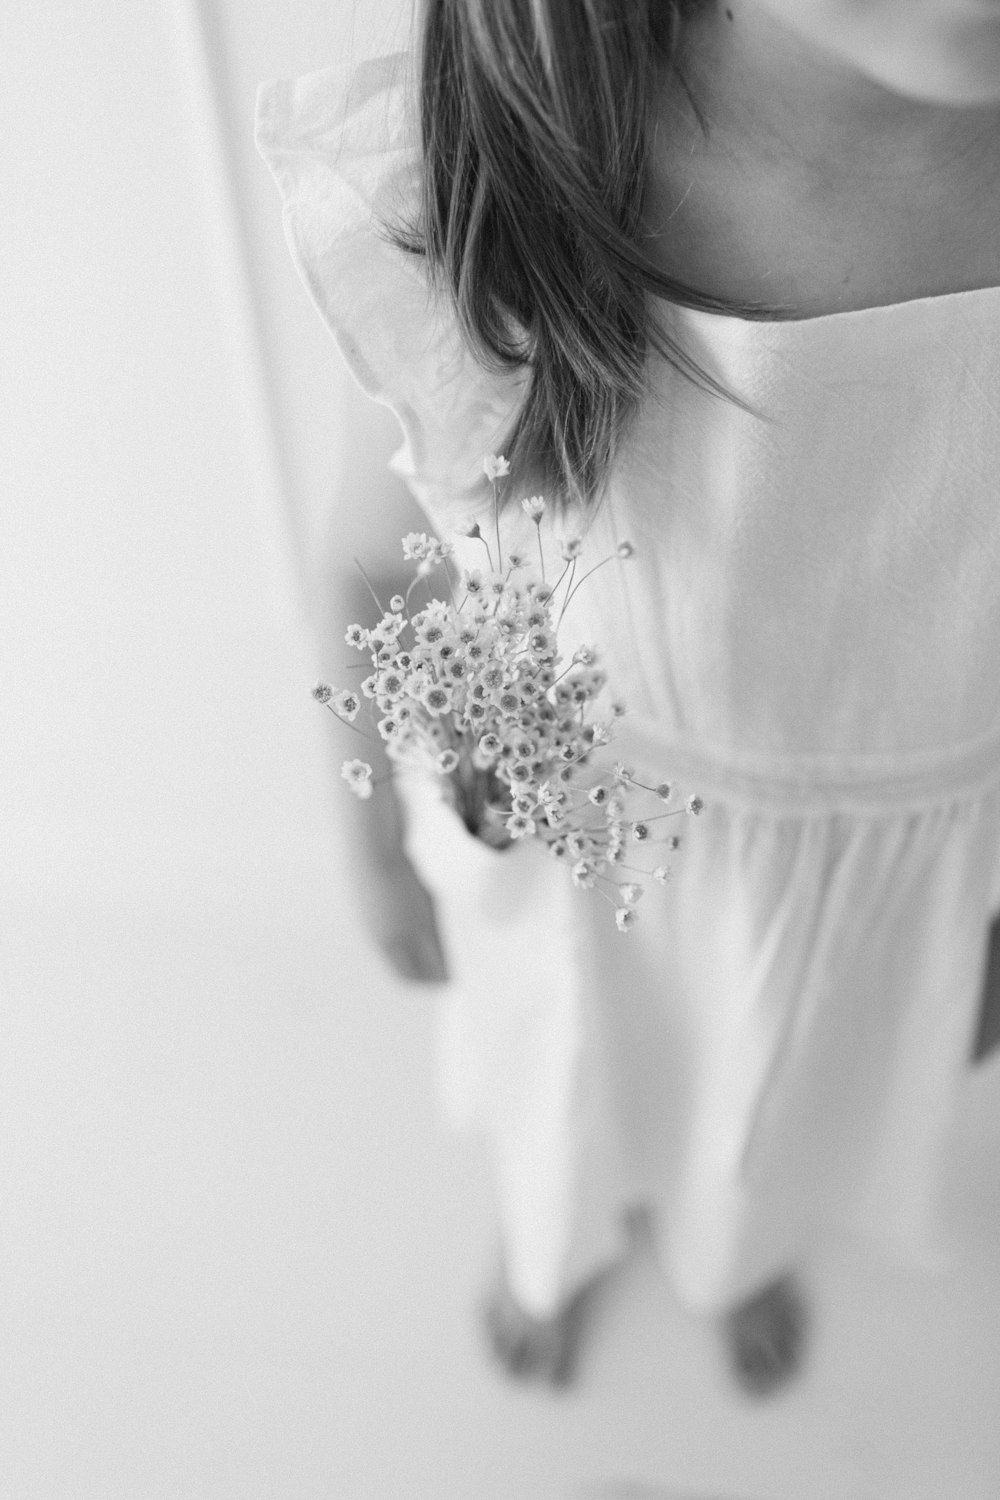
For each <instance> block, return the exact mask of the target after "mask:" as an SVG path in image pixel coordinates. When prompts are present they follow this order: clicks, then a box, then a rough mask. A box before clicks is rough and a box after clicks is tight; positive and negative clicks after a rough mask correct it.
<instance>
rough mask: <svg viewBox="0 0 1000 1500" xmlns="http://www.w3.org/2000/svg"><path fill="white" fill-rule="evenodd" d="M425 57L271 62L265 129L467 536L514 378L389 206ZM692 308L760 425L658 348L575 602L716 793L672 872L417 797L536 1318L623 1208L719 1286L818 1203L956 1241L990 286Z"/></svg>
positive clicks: (420, 855)
mask: <svg viewBox="0 0 1000 1500" xmlns="http://www.w3.org/2000/svg"><path fill="white" fill-rule="evenodd" d="M407 66H408V64H407V62H406V60H405V59H404V58H402V57H397V58H385V59H380V60H378V61H377V62H375V63H372V64H367V65H365V66H364V67H363V68H361V69H360V70H359V71H358V72H357V73H355V74H354V76H353V77H352V78H351V79H350V80H346V79H345V78H344V77H343V75H341V74H339V73H338V72H337V71H334V70H330V71H325V72H321V73H318V74H316V75H312V76H310V77H307V78H304V79H300V80H298V81H295V82H278V83H273V84H267V85H264V86H262V88H261V92H260V96H259V101H258V144H259V147H260V149H261V151H262V153H263V154H264V156H265V158H266V159H267V161H268V163H269V165H270V167H271V169H272V171H273V173H274V175H275V177H276V179H277V182H278V186H279V189H280V192H281V195H282V199H283V202H284V214H285V226H286V233H287V237H288V240H289V244H290V246H291V249H292V252H293V255H294V257H295V260H296V263H297V266H298V269H299V271H300V273H301V275H302V277H303V279H304V281H305V283H306V285H307V287H308V289H309V291H310V294H311V295H312V297H313V299H314V301H315V303H316V305H317V307H318V309H319V311H320V313H321V314H322V316H323V317H324V319H325V320H326V322H327V324H328V326H329V327H330V328H331V330H332V331H333V333H334V334H335V336H336V338H337V340H338V342H339V344H340V347H341V348H342V350H343V352H344V354H345V356H346V358H347V360H348V362H349V363H350V365H351V367H352V369H353V370H354V372H355V374H356V376H357V377H358V379H359V380H360V382H361V384H362V385H363V386H364V388H365V389H366V390H367V391H368V392H369V393H370V394H371V395H372V396H374V397H376V398H377V399H378V400H381V401H384V402H386V403H388V404H389V405H390V406H391V407H392V408H393V409H394V410H395V411H396V413H397V414H398V416H399V418H400V422H401V424H402V428H403V433H404V444H403V447H402V449H401V450H400V453H399V454H398V455H397V458H396V460H395V466H396V467H397V468H398V470H399V472H400V473H402V474H403V475H405V476H406V478H407V479H408V481H409V482H410V484H411V486H412V488H413V490H414V492H415V494H416V495H417V497H418V499H419V500H420V501H421V502H422V504H423V505H424V507H425V508H426V510H427V512H428V514H429V515H430V517H431V518H432V520H433V521H434V522H435V524H436V525H437V526H438V527H439V529H440V530H441V531H442V533H443V534H448V533H449V527H450V525H451V523H452V521H453V519H454V517H455V514H456V513H462V514H464V513H466V512H467V511H468V510H469V508H470V504H473V503H475V502H476V501H477V500H478V499H480V498H481V494H482V486H481V482H479V483H478V484H477V480H478V479H479V476H480V467H479V466H480V463H481V459H482V455H483V454H484V453H486V452H488V451H497V448H498V445H499V444H500V443H501V441H502V435H503V433H504V431H505V430H506V429H507V427H508V425H509V423H510V419H511V415H512V413H513V412H514V410H515V409H516V406H517V402H518V399H519V396H520V393H521V389H522V387H521V381H520V378H519V377H511V378H507V379H502V378H497V377H494V376H492V375H488V374H486V373H484V372H483V371H482V370H481V369H480V368H479V367H478V366H477V365H476V363H475V362H474V360H473V359H472V358H471V357H470V355H469V354H468V353H467V352H466V350H465V349H464V348H463V345H462V342H461V339H460V337H459V335H458V332H457V329H456V327H455V325H454V323H453V321H452V320H451V317H450V314H449V313H448V311H447V309H446V308H442V307H440V306H437V305H436V304H435V303H433V302H432V300H431V298H430V297H429V295H428V291H427V287H426V284H425V281H424V272H423V265H422V262H421V260H420V259H419V258H418V257H413V256H407V255H406V254H404V253H402V252H400V251H399V250H397V249H395V248H393V247H392V245H391V244H390V243H389V242H388V241H387V240H386V239H385V238H384V237H383V235H382V234H381V231H380V228H379V225H380V222H382V221H384V220H386V219H388V220H391V221H396V222H398V221H399V219H400V218H405V216H406V213H407V211H409V212H411V213H412V211H413V207H414V203H415V199H414V192H415V187H416V183H417V180H418V172H419V159H418V152H417V147H416V137H415V131H414V128H413V123H412V118H411V114H410V109H409V105H408V102H407V101H408V99H409V98H410V97H411V95H410V92H409V90H408V80H407V77H406V69H407ZM997 279H998V281H1000V267H998V278H997ZM676 326H677V330H678V332H679V333H680V334H681V335H682V336H683V337H684V339H685V340H686V341H687V343H688V346H689V348H690V349H691V352H692V353H693V354H694V356H695V358H696V359H697V360H699V361H700V362H701V363H702V364H703V366H705V367H706V368H708V369H709V370H711V371H712V372H713V373H715V374H717V375H718V376H719V377H720V378H721V379H722V380H723V382H724V383H725V384H726V385H727V386H728V387H729V388H730V389H732V390H734V391H736V392H738V393H739V394H740V395H741V396H742V397H743V398H745V400H746V401H747V402H748V403H749V404H750V405H751V407H752V408H753V414H750V413H748V412H746V411H743V410H741V409H740V408H739V407H738V406H736V405H734V404H733V403H727V402H725V401H722V400H719V399H717V398H713V397H711V396H707V395H705V394H703V393H701V392H699V391H698V390H696V389H695V388H694V387H693V386H692V385H691V384H690V383H688V382H686V381H685V380H684V379H683V378H681V377H678V376H676V375H675V374H674V373H673V372H672V371H671V370H670V369H669V368H668V367H667V366H666V365H665V364H662V363H660V362H657V363H656V364H655V365H654V366H653V368H652V370H651V382H650V394H649V398H648V400H647V401H646V403H645V406H644V409H643V411H642V413H641V417H640V421H639V424H638V427H637V430H636V432H635V435H634V438H633V439H632V441H631V442H630V444H629V448H628V451H627V453H625V454H624V455H623V456H622V458H621V461H620V462H619V463H618V464H617V466H616V469H615V472H614V475H613V478H612V484H611V492H610V496H609V500H608V503H607V504H606V505H605V506H604V508H603V509H601V510H600V511H599V512H598V513H597V516H596V518H595V519H594V521H593V524H592V525H591V527H590V530H589V532H588V535H587V549H588V556H590V557H591V558H593V559H594V560H596V559H597V558H599V557H602V556H604V555H605V554H606V553H607V552H609V551H611V550H613V546H614V543H615V541H617V540H618V539H621V538H627V539H629V540H630V541H631V542H632V543H633V544H634V546H635V549H636V555H635V557H634V558H633V559H631V560H629V561H623V562H618V561H616V562H615V563H613V564H611V565H609V566H608V567H606V568H603V569H602V570H601V571H600V572H599V573H597V574H596V575H595V576H594V578H593V579H592V580H591V581H590V583H588V585H587V587H586V589H585V590H584V591H582V592H581V594H580V595H579V596H578V608H577V613H576V619H575V620H574V622H573V629H574V631H575V632H576V633H577V634H578V635H579V636H580V637H581V638H584V639H588V640H590V641H592V642H594V643H595V644H597V645H598V646H599V648H600V650H601V653H602V656H603V658H604V661H605V664H606V665H607V667H608V669H609V671H610V673H611V675H612V679H613V681H614V685H615V689H616V691H617V692H618V693H619V694H620V695H621V696H622V697H623V698H624V699H625V700H626V701H627V702H628V705H629V708H630V714H629V716H628V717H627V718H626V719H624V720H623V721H622V722H621V725H620V727H619V734H618V744H619V747H620V748H619V753H620V755H621V757H622V759H625V760H627V761H629V762H630V763H631V764H632V765H633V766H635V767H636V768H637V769H638V770H639V771H640V772H641V771H643V770H645V771H646V772H647V773H648V775H649V776H650V778H652V779H653V780H662V779H671V780H674V781H677V782H679V783H680V784H681V785H682V786H683V787H685V788H686V789H690V790H697V791H698V792H699V793H700V794H701V796H702V797H703V798H704V801H705V804H706V808H705V812H704V813H703V814H702V816H701V817H700V818H698V819H697V820H694V819H692V820H689V821H688V822H686V823H685V824H684V825H683V830H682V831H683V833H684V835H685V837H684V848H683V850H682V852H681V854H680V855H679V856H678V857H677V858H676V861H675V864H674V876H673V880H672V883H671V884H669V885H668V886H667V887H666V889H665V890H663V891H660V890H656V891H655V893H654V894H653V895H648V896H647V897H646V898H645V899H644V902H643V906H642V910H641V921H640V923H639V925H638V926H637V927H636V929H635V930H634V931H633V932H632V933H630V934H629V935H628V936H627V937H622V936H621V935H619V934H618V933H617V931H616V930H615V928H614V925H613V923H612V922H611V921H609V918H608V908H607V907H606V906H603V905H600V904H598V905H593V904H591V902H590V900H589V897H588V895H587V894H585V893H582V892H578V891H575V890H572V889H571V888H570V885H569V881H568V878H567V876H566V875H565V872H563V871H562V870H561V869H559V868H558V867H557V866H556V865H555V863H554V862H550V861H543V860H540V859H537V860H534V861H532V860H531V859H530V858H529V855H528V851H527V850H524V851H523V852H522V850H521V848H520V847H519V848H518V850H517V851H515V854H516V860H515V862H514V863H507V864H504V863H503V861H507V860H511V859H513V858H514V856H508V855H497V854H495V853H493V852H492V851H489V850H486V849H484V848H480V847H477V846H474V845H472V841H470V840H468V839H467V838H466V837H465V835H464V833H462V832H461V831H460V829H459V827H458V825H457V823H456V822H454V821H452V822H449V815H448V814H447V812H446V810H445V809H443V808H442V807H441V806H440V805H438V804H436V803H434V802H433V801H432V800H428V799H427V798H426V797H421V796H420V795H419V794H418V795H417V796H416V797H414V798H413V799H411V813H410V816H411V847H412V848H413V851H414V857H415V858H416V859H417V860H418V862H419V863H420V864H421V867H422V868H423V869H424V872H425V878H426V879H427V880H428V882H429V883H430V884H431V885H432V886H433V887H434V888H435V889H436V890H437V891H438V893H439V895H440V898H441V901H442V905H443V907H445V908H447V909H449V910H450V911H451V912H452V921H451V922H450V924H449V936H450V948H451V952H450V958H451V960H452V968H453V973H454V975H455V978H454V981H453V983H452V985H451V986H450V987H449V989H448V991H447V993H446V994H445V995H444V996H443V997H442V1005H441V1027H440V1034H441V1057H442V1088H443V1090H444V1096H445V1101H446V1103H447V1106H448V1109H449V1113H450V1115H451V1116H452V1117H453V1118H455V1119H460V1120H463V1121H465V1122H466V1123H475V1124H477V1125H478V1126H479V1128H480V1129H482V1130H483V1131H484V1132H485V1135H486V1137H487V1139H488V1140H489V1142H490V1144H491V1147H492V1149H493V1152H494V1160H495V1164H496V1172H497V1183H498V1195H499V1201H500V1208H501V1214H502V1219H503V1227H504V1233H505V1237H506V1246H507V1255H508V1262H509V1270H510V1273H511V1276H512V1280H513V1282H514V1287H515V1291H516V1292H517V1293H518V1294H519V1296H520V1297H521V1299H522V1300H523V1302H524V1303H525V1304H526V1305H528V1306H529V1307H531V1308H533V1309H534V1310H536V1311H539V1312H545V1311H548V1310H551V1309H552V1308H554V1307H555V1306H556V1305H558V1303H559V1301H560V1299H561V1298H562V1297H564V1296H565V1295H566V1294H567V1293H568V1292H569V1291H571V1290H572V1289H573V1288H574V1287H575V1286H576V1285H577V1284H579V1283H580V1282H581V1281H582V1280H584V1279H585V1278H586V1277H587V1276H588V1275H589V1274H591V1273H592V1272H593V1271H595V1270H596V1269H598V1268H599V1267H601V1266H603V1265H604V1264H606V1263H608V1262H610V1261H612V1260H613V1259H614V1258H615V1257H616V1256H617V1255H619V1254H620V1253H621V1251H622V1248H623V1244H624V1235H623V1217H624V1213H625V1211H626V1210H627V1209H628V1208H629V1207H630V1206H631V1205H635V1204H644V1205H646V1206H647V1207H648V1208H649V1209H650V1210H651V1212H652V1214H653V1216H654V1220H655V1223H656V1226H657V1235H658V1242H659V1246H660V1251H661V1255H662V1260H663V1264H664V1266H665V1268H666V1270H667V1271H668V1273H669V1275H670V1276H671V1278H672V1280H673V1283H674V1285H675V1287H676V1290H677V1292H678V1294H679V1295H680V1296H681V1297H682V1298H683V1299H684V1300H685V1301H686V1302H687V1303H688V1304H689V1305H691V1306H693V1307H696V1308H700V1309H704V1310H712V1309H718V1308H720V1307H723V1306H725V1305H727V1304H729V1303H731V1302H732V1301H733V1300H735V1299H737V1298H738V1297H740V1296H741V1295H742V1294H745V1293H746V1292H748V1291H750V1290H751V1289H753V1288H754V1287H756V1286H757V1285H759V1284H760V1283H762V1282H763V1281H765V1280H766V1279H767V1278H768V1277H769V1276H770V1275H772V1274H775V1273H776V1272H778V1271H780V1270H782V1269H784V1268H785V1267H786V1266H788V1265H790V1264H793V1263H795V1262H797V1261H798V1260H799V1259H800V1258H801V1256H802V1255H804V1254H806V1253H808V1250H809V1248H810V1246H811V1245H813V1244H815V1243H816V1242H817V1241H818V1240H821V1239H822V1237H823V1235H824V1234H825V1233H827V1232H828V1231H829V1228H830V1226H831V1225H839V1226H841V1227H846V1228H848V1229H849V1230H851V1231H854V1232H857V1233H861V1234H864V1235H866V1236H869V1237H872V1238H874V1239H875V1240H877V1241H879V1242H881V1245H882V1247H883V1248H888V1249H889V1251H890V1253H892V1254H896V1255H901V1256H905V1257H907V1258H909V1259H918V1260H920V1261H923V1262H931V1263H933V1262H934V1260H935V1258H936V1257H937V1255H938V1253H939V1251H938V1248H937V1246H936V1214H937V1206H938V1187H939V1164H940V1159H941V1152H942V1147H943V1144H944V1142H945V1139H946V1135H947V1131H948V1127H949V1120H950V1116H951V1112H952V1109H953V1106H954V1102H955V1099H956V1095H957V1092H958V1090H959V1088H960V1086H961V1083H962V1079H963V1076H964V1074H965V1072H966V1069H967V1068H968V1065H969V1055H970V1048H971V1045H972V1038H973V1034H974V1030H975V1024H976V1018H977V1014H978V1006H979V999H980V991H981V985H982V979H983V970H984V960H985V953H986V935H987V929H988V926H989V923H990V921H991V918H992V916H993V914H994V913H995V912H996V911H997V909H998V907H1000V289H989V290H983V291H972V292H962V293H957V294H953V295H948V296H941V297H934V298H929V299H921V300H918V301H914V302H908V303H902V304H896V305H893V306H891V307H886V308H879V309H871V310H866V311H860V312H849V313H843V314H836V315H833V316H829V317H820V318H814V319H809V320H805V321H797V322H777V323H775V322H749V321H743V320H740V319H737V318H730V317H719V316H715V315H711V314H703V313H695V312H688V311H679V312H678V313H677V314H676ZM470 846H471V847H470ZM598 906H599V909H598ZM456 914H457V915H456ZM491 953H492V955H493V956H492V958H491V957H490V954H491Z"/></svg>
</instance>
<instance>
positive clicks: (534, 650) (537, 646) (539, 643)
mask: <svg viewBox="0 0 1000 1500" xmlns="http://www.w3.org/2000/svg"><path fill="white" fill-rule="evenodd" d="M556 649H557V647H556V638H555V636H554V635H553V634H552V631H551V630H548V629H546V628H545V627H544V626H541V627H539V629H537V630H532V631H531V633H530V634H529V636H528V650H529V651H530V652H531V654H532V656H536V657H538V658H539V659H540V660H545V659H546V658H549V657H553V656H555V654H556Z"/></svg>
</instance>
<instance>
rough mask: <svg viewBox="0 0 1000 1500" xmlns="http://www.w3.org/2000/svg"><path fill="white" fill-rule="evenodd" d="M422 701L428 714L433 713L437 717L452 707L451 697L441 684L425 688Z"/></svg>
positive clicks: (421, 697)
mask: <svg viewBox="0 0 1000 1500" xmlns="http://www.w3.org/2000/svg"><path fill="white" fill-rule="evenodd" d="M420 701H421V703H422V704H423V705H424V707H425V708H426V709H427V711H428V713H432V714H434V715H435V717H436V716H437V715H438V714H443V713H444V711H445V709H446V708H448V707H450V705H451V696H450V694H449V693H448V690H447V689H446V688H443V687H441V685H440V684H439V683H431V685H430V686H429V687H426V688H424V689H423V691H422V692H421V694H420Z"/></svg>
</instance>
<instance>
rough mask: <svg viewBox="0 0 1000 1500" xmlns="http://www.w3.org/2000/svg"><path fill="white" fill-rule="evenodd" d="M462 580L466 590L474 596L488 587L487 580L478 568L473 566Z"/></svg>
mask: <svg viewBox="0 0 1000 1500" xmlns="http://www.w3.org/2000/svg"><path fill="white" fill-rule="evenodd" d="M462 582H463V583H464V585H465V592H466V593H467V594H471V595H472V596H473V598H474V597H475V596H476V594H481V593H482V592H483V589H484V588H485V587H486V580H485V579H484V578H483V575H482V573H481V572H480V571H479V569H478V568H471V569H470V570H469V572H468V573H466V575H465V577H464V578H463V579H462Z"/></svg>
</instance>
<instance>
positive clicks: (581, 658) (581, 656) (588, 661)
mask: <svg viewBox="0 0 1000 1500" xmlns="http://www.w3.org/2000/svg"><path fill="white" fill-rule="evenodd" d="M596 660H597V652H596V651H595V650H594V648H593V647H592V646H578V647H577V648H576V650H575V651H574V652H573V662H574V665H575V666H578V667H592V666H593V664H594V662H595V661H596Z"/></svg>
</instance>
